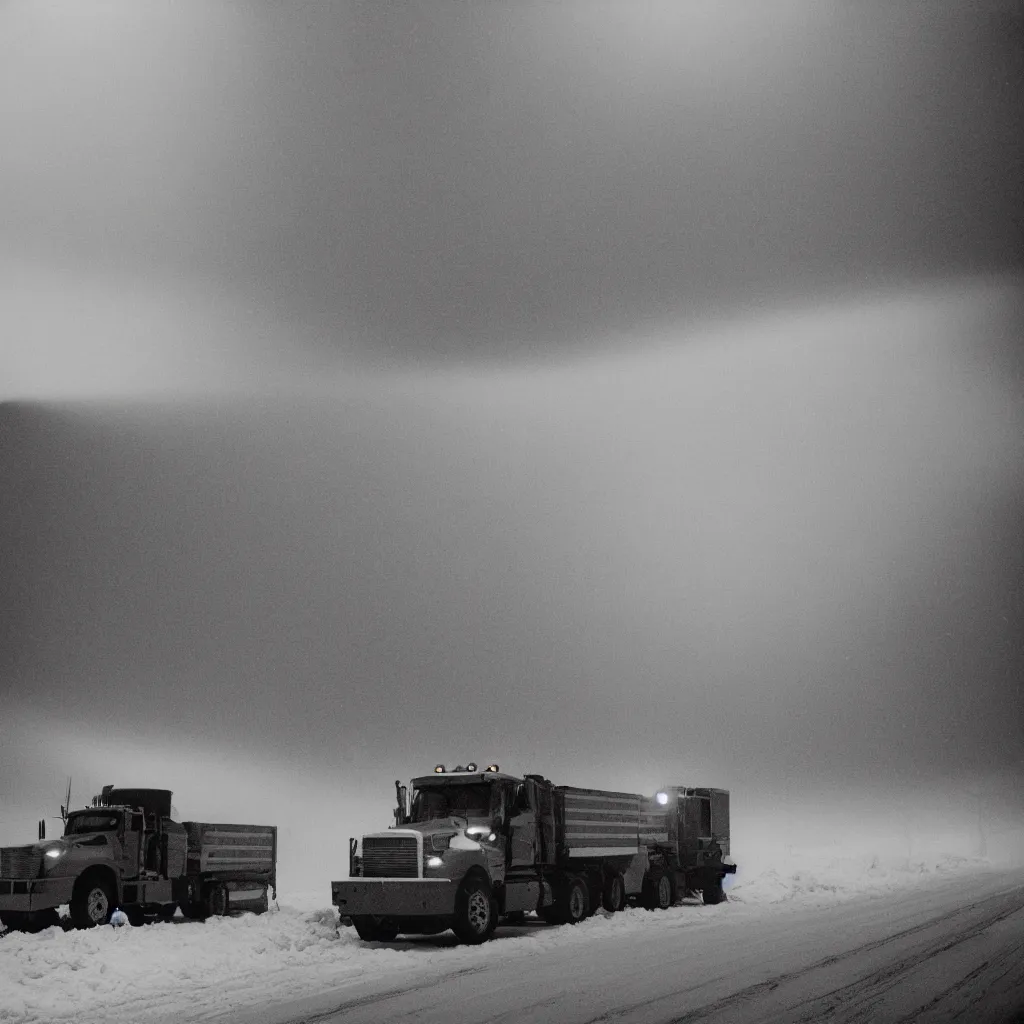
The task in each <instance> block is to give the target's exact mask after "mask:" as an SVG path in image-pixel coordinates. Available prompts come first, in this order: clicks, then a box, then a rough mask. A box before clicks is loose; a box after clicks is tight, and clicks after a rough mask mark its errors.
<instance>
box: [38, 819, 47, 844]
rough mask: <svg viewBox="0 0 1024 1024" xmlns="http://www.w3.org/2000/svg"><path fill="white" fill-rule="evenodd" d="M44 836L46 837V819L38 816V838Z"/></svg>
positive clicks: (43, 837) (41, 838)
mask: <svg viewBox="0 0 1024 1024" xmlns="http://www.w3.org/2000/svg"><path fill="white" fill-rule="evenodd" d="M45 838H46V819H45V818H40V819H39V839H40V841H42V840H43V839H45Z"/></svg>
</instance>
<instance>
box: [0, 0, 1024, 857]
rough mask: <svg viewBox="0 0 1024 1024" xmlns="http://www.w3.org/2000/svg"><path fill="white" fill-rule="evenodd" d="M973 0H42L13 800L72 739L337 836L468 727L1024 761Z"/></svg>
mask: <svg viewBox="0 0 1024 1024" xmlns="http://www.w3.org/2000/svg"><path fill="white" fill-rule="evenodd" d="M958 6H960V5H955V4H953V3H949V4H942V3H936V4H905V5H904V4H894V5H882V4H878V5H875V4H863V5H861V4H857V5H846V4H842V5H838V4H837V5H832V4H829V3H818V2H814V3H812V2H810V0H801V2H791V3H779V4H766V5H760V4H738V3H737V4H732V5H727V4H712V3H706V4H705V3H682V4H678V3H654V4H649V5H635V4H626V3H617V4H602V3H593V2H586V3H582V2H581V3H564V4H558V5H551V4H526V3H523V4H493V5H492V4H474V5H466V4H461V3H458V4H455V3H446V2H437V0H431V2H427V3H420V4H402V5H376V4H341V3H337V4H321V5H309V4H289V5H274V6H271V5H256V4H232V5H227V4H224V5H221V4H203V5H191V6H190V5H185V6H166V5H157V4H149V3H141V4H133V3H121V4H102V3H96V4H89V5H81V4H72V3H67V4H38V3H23V4H11V5H7V6H6V7H5V8H4V11H3V13H2V14H0V116H2V118H3V124H4V130H3V134H4V138H5V143H4V159H3V161H2V162H0V196H2V197H3V198H2V200H0V203H2V205H0V271H2V273H0V296H2V302H0V356H2V360H3V362H2V364H0V367H2V373H3V376H2V377H0V387H2V388H3V393H2V397H5V398H7V399H8V401H7V402H6V403H5V404H4V405H3V406H2V407H0V441H2V445H0V472H2V479H3V481H4V486H3V492H2V496H0V530H2V533H0V554H2V557H3V565H2V579H3V605H2V610H3V614H4V623H3V626H4V629H3V634H2V638H0V639H2V647H0V673H2V675H0V686H2V688H3V701H4V713H3V717H2V718H0V741H2V742H0V761H2V764H0V842H14V841H19V840H23V839H25V838H29V836H26V835H25V834H24V829H25V828H26V827H28V826H30V825H31V822H32V821H33V820H34V817H35V816H36V815H37V814H38V813H42V811H44V810H53V809H55V804H56V802H57V797H58V795H60V790H61V788H62V786H63V780H65V779H66V776H67V775H74V776H75V777H76V778H77V779H79V780H81V781H80V786H79V789H78V796H79V797H80V798H81V799H83V800H84V799H86V798H87V797H88V796H89V795H91V793H92V792H93V791H95V790H96V789H98V787H99V786H100V785H102V784H104V783H107V782H112V783H120V784H152V785H160V786H165V787H167V788H171V789H173V790H175V791H176V793H177V797H176V803H178V805H179V809H181V810H182V812H183V814H184V815H185V816H186V817H191V816H196V817H199V816H207V817H213V818H216V817H218V816H219V817H220V818H221V820H231V819H232V818H233V817H235V818H237V817H238V816H239V815H241V814H243V813H244V814H245V815H248V816H253V815H259V816H261V818H262V819H266V820H269V821H274V820H277V821H279V822H281V823H282V824H284V825H287V827H288V828H289V829H292V830H293V836H294V845H293V849H294V850H295V851H296V853H295V856H298V848H299V846H300V845H301V844H302V838H301V837H302V836H303V834H304V831H303V830H304V828H307V826H309V827H311V825H310V821H311V819H312V818H316V819H317V821H318V822H319V825H318V826H317V827H318V828H321V831H320V832H315V833H313V832H308V830H307V833H305V834H316V835H328V834H329V835H330V836H331V837H333V838H336V834H337V835H347V834H348V832H349V831H350V830H351V831H360V830H361V829H362V828H364V827H370V826H371V825H372V824H374V823H379V824H381V825H384V824H386V823H387V821H388V817H389V810H388V805H389V803H390V799H391V783H392V780H393V779H394V778H395V777H408V776H409V775H412V774H415V773H418V772H420V771H422V770H426V769H428V768H429V767H430V766H432V765H433V763H434V762H435V761H436V760H445V761H457V760H460V759H466V758H470V757H472V758H476V759H478V760H482V761H488V760H497V761H498V762H499V763H501V764H502V765H503V767H505V768H507V769H508V770H511V771H516V772H525V771H540V772H543V773H545V774H547V775H549V776H550V777H552V778H553V779H555V781H559V782H569V783H573V784H579V785H601V786H606V787H611V788H626V789H642V790H644V791H647V792H649V791H651V790H653V789H654V788H655V787H657V786H658V785H661V784H665V783H668V782H682V783H695V784H701V783H711V784H722V785H728V786H730V787H732V788H733V789H734V791H736V793H737V799H738V800H739V801H740V803H741V806H745V807H746V808H747V810H748V812H753V810H754V809H755V805H756V807H757V809H758V810H759V811H763V810H764V808H765V807H766V806H768V807H770V806H771V801H772V800H773V799H778V800H780V801H781V800H783V799H785V800H786V801H797V802H798V801H799V800H800V799H801V798H804V799H805V800H806V801H812V800H817V799H819V798H820V795H821V794H822V793H824V792H828V793H835V792H837V791H838V790H840V789H843V788H844V787H845V791H846V792H847V793H849V792H853V791H855V790H859V791H860V792H862V793H869V792H885V793H888V794H892V793H893V792H896V791H898V792H900V793H903V794H913V793H914V792H923V791H924V790H925V789H927V790H928V791H929V792H932V793H936V792H941V791H942V790H943V788H944V787H953V786H960V787H961V788H963V787H967V788H969V787H970V786H972V785H976V784H977V780H978V779H979V778H982V777H984V776H986V775H993V776H994V775H996V774H999V775H1000V777H1001V778H1003V779H1007V778H1013V777H1014V773H1019V772H1020V771H1021V769H1022V745H1024V721H1022V715H1024V711H1022V704H1021V690H1020V686H1021V678H1022V669H1024V644H1022V622H1024V599H1022V589H1021V588H1022V584H1021V580H1022V578H1024V541H1022V532H1021V529H1020V524H1021V522H1024V476H1022V466H1024V390H1022V380H1024V361H1022V353H1021V344H1020V336H1021V328H1022V324H1024V315H1022V310H1024V307H1022V290H1021V278H1020V272H1021V266H1020V262H1019V253H1018V249H1017V246H1018V244H1019V240H1020V239H1019V233H1020V227H1021V204H1022V196H1021V179H1020V178H1019V177H1018V176H1017V175H1016V174H1015V170H1014V169H1015V167H1018V166H1019V159H1020V148H1019V147H1020V142H1019V138H1018V136H1019V135H1020V132H1019V123H1018V122H1019V110H1020V105H1019V97H1020V87H1021V53H1022V52H1024V48H1022V47H1021V46H1020V24H1021V22H1020V20H1019V18H1018V19H1017V20H1014V18H1013V17H1011V16H1010V15H1009V14H1006V13H1005V12H1007V11H1012V10H1013V9H1014V8H1013V5H1012V4H996V3H993V4H989V5H974V6H972V11H971V13H970V14H967V13H962V12H961V13H955V12H956V10H957V7H958ZM1015 33H1016V35H1015ZM915 787H916V788H915ZM1000 787H1001V789H1000V792H1003V791H1005V790H1007V788H1008V787H1006V786H1005V785H1004V784H1003V783H1000ZM776 791H778V793H779V794H781V795H778V796H776V795H775V793H776ZM901 799H902V798H901ZM908 799H910V798H909V797H908ZM1000 799H1002V798H1000ZM375 801H376V802H379V810H378V811H376V812H375V811H374V809H373V808H374V803H375ZM744 801H745V803H744ZM44 805H45V806H44ZM182 805H184V806H182ZM325 820H329V821H330V823H331V828H333V829H334V831H333V832H329V833H328V832H324V831H322V829H323V827H324V826H323V822H324V821H325ZM350 825H351V829H350V828H349V826H350ZM15 832H18V833H19V834H15ZM333 838H332V841H333ZM306 852H307V853H308V850H307V851H306ZM339 863H340V862H339ZM336 873H337V872H336Z"/></svg>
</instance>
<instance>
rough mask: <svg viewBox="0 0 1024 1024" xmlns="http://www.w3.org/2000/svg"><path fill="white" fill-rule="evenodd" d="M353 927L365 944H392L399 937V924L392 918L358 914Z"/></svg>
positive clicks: (354, 918)
mask: <svg viewBox="0 0 1024 1024" xmlns="http://www.w3.org/2000/svg"><path fill="white" fill-rule="evenodd" d="M352 925H353V927H354V928H355V930H356V935H358V936H359V938H361V939H362V940H363V942H391V941H392V940H393V939H394V938H395V936H396V935H398V924H397V923H396V922H395V921H393V920H392V919H391V918H390V917H377V915H376V914H356V915H355V917H353V918H352Z"/></svg>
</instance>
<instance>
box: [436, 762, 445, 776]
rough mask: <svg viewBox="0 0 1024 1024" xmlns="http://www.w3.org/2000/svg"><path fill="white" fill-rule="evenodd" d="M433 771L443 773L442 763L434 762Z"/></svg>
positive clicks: (438, 773)
mask: <svg viewBox="0 0 1024 1024" xmlns="http://www.w3.org/2000/svg"><path fill="white" fill-rule="evenodd" d="M434 773H435V774H436V775H443V774H444V765H443V764H435V765H434Z"/></svg>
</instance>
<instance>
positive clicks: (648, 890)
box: [640, 871, 675, 910]
mask: <svg viewBox="0 0 1024 1024" xmlns="http://www.w3.org/2000/svg"><path fill="white" fill-rule="evenodd" d="M640 895H641V900H642V902H643V905H644V906H645V907H646V908H647V909H648V910H668V908H669V907H671V906H672V904H673V903H674V902H675V893H674V892H673V891H672V879H671V878H670V877H669V876H668V875H667V874H665V872H664V871H652V872H651V873H650V874H649V875H648V876H647V877H646V878H645V879H644V885H643V891H642V892H641V894H640Z"/></svg>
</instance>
